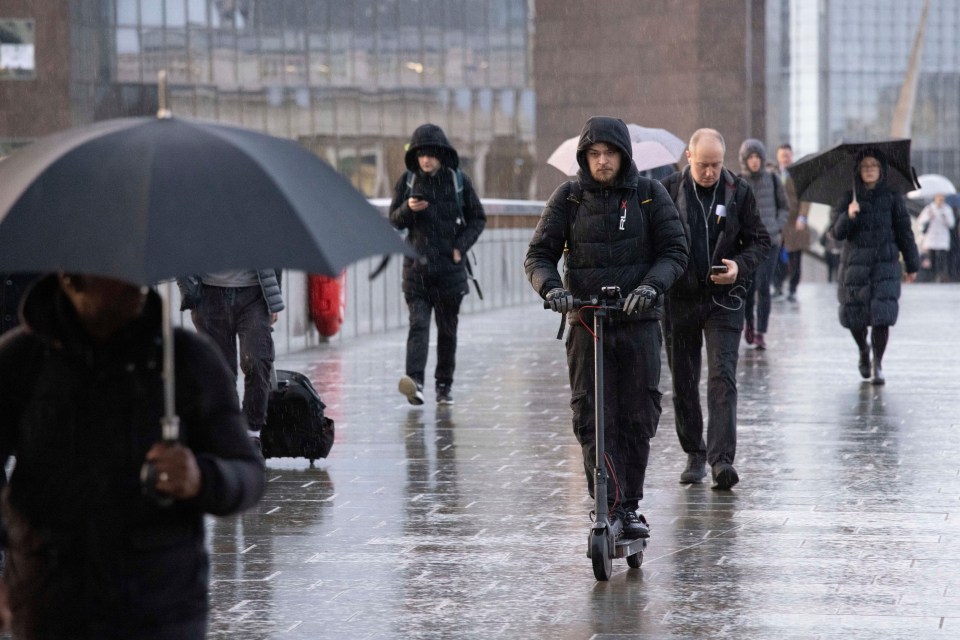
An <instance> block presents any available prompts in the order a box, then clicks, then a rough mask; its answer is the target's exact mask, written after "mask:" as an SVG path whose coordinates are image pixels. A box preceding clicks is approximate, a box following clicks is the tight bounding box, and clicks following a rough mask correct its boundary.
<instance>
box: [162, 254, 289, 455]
mask: <svg viewBox="0 0 960 640" xmlns="http://www.w3.org/2000/svg"><path fill="white" fill-rule="evenodd" d="M177 284H178V285H180V291H181V296H182V297H183V301H184V304H183V305H182V308H184V309H190V310H191V316H190V317H191V319H192V320H193V324H194V326H195V327H196V328H197V331H199V332H200V333H203V334H205V335H207V336H208V337H210V339H212V340H213V341H214V343H216V345H217V346H218V347H220V352H221V353H223V357H224V358H226V361H227V365H228V366H229V367H230V371H231V372H233V377H234V379H235V380H236V378H237V376H238V371H237V361H238V359H239V363H240V371H242V372H243V415H244V417H245V418H246V419H247V427H248V429H249V435H250V439H251V441H252V442H253V444H254V445H255V446H256V448H257V451H262V447H261V443H260V431H261V429H263V427H265V426H266V424H267V401H268V399H269V397H270V389H271V388H272V386H273V382H272V376H273V361H274V357H275V350H274V344H273V325H274V324H276V322H277V317H278V316H277V314H278V313H279V312H280V311H283V307H284V304H283V293H282V291H281V289H280V284H281V271H280V270H279V269H260V270H254V269H234V270H230V271H222V272H217V273H202V274H198V275H195V276H192V277H190V278H183V279H180V280H177ZM238 344H239V349H238Z"/></svg>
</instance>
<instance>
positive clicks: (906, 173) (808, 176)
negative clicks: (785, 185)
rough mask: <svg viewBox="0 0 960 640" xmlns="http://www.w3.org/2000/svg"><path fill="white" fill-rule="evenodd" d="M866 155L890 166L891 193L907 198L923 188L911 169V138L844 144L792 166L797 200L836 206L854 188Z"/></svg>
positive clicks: (888, 173) (812, 155) (809, 155)
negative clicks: (855, 179) (857, 174)
mask: <svg viewBox="0 0 960 640" xmlns="http://www.w3.org/2000/svg"><path fill="white" fill-rule="evenodd" d="M864 152H866V153H873V154H877V155H879V156H880V157H881V158H882V159H883V160H884V161H885V162H886V164H887V173H886V176H885V177H886V180H887V185H889V187H890V188H891V189H894V190H896V191H899V192H900V193H903V194H905V193H907V192H908V191H912V190H914V189H916V188H918V187H919V183H918V182H917V176H916V172H915V171H914V170H913V167H912V166H911V165H910V139H909V138H897V139H892V140H881V141H876V142H841V143H840V144H837V145H834V146H832V147H830V148H829V149H827V150H825V151H818V152H816V153H811V154H808V155H805V156H804V157H802V158H800V159H799V160H797V161H796V162H794V163H793V164H792V165H791V166H790V177H791V178H793V185H794V187H795V188H796V190H797V200H800V201H803V202H821V203H823V204H828V205H830V206H834V205H836V204H837V202H838V201H839V200H840V197H841V196H843V194H844V193H846V192H847V191H850V190H851V189H852V188H853V184H854V177H855V176H856V173H857V157H858V156H859V155H860V154H861V153H864ZM875 157H876V156H875ZM878 159H879V158H878Z"/></svg>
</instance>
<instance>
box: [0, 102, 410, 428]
mask: <svg viewBox="0 0 960 640" xmlns="http://www.w3.org/2000/svg"><path fill="white" fill-rule="evenodd" d="M161 102H162V100H161ZM161 113H165V109H161ZM0 185H3V189H2V190H0V271H41V272H42V271H56V270H59V269H63V270H64V271H68V272H75V273H87V274H93V275H98V276H104V277H109V278H114V279H117V280H124V281H127V282H131V283H135V284H141V285H153V284H155V283H156V282H158V281H160V280H165V279H168V278H172V277H175V276H182V275H189V274H193V273H201V272H209V271H220V270H224V269H235V268H240V269H263V268H282V267H287V268H291V269H301V270H304V271H310V272H314V273H322V274H327V275H334V276H335V275H337V274H338V273H339V272H340V270H341V269H342V268H343V267H345V266H347V265H348V264H350V263H351V262H354V261H356V260H358V259H360V258H363V257H365V256H370V255H376V254H385V253H386V254H390V253H405V254H407V255H410V256H412V257H415V256H416V252H415V251H414V250H413V249H412V248H411V247H410V246H409V245H408V244H406V243H405V242H403V241H402V240H401V239H400V235H399V234H398V233H397V232H396V230H394V228H393V227H392V226H391V225H390V223H389V222H387V221H386V220H385V219H384V218H383V217H382V216H381V215H380V213H379V212H378V211H377V210H376V209H375V208H374V207H373V206H372V205H371V204H370V203H369V202H367V199H366V198H365V197H364V196H363V195H362V194H361V193H359V192H358V191H357V190H356V189H354V188H353V186H352V185H351V184H350V182H348V181H347V180H346V178H344V177H343V176H341V175H340V174H339V173H337V172H336V171H335V170H334V169H333V168H331V167H330V166H329V165H328V164H327V163H325V162H323V161H322V160H320V158H318V157H317V156H315V155H313V154H312V153H310V152H308V151H307V150H306V149H304V148H303V147H301V146H300V145H298V144H296V143H294V142H292V141H290V140H284V139H281V138H274V137H272V136H268V135H264V134H261V133H256V132H253V131H248V130H246V129H239V128H236V127H229V126H224V125H220V124H215V123H203V122H197V121H191V120H185V119H179V118H170V117H158V118H153V117H150V118H127V119H119V120H108V121H104V122H99V123H96V124H93V125H90V126H87V127H81V128H77V129H71V130H68V131H64V132H61V133H58V134H54V135H51V136H48V137H46V138H42V139H40V140H38V141H36V142H34V143H33V144H31V145H29V146H27V147H24V148H23V149H21V150H18V151H17V152H15V153H14V154H13V155H11V156H10V157H9V158H7V159H6V160H4V161H3V162H0ZM166 289H167V295H166V296H164V298H163V301H164V314H163V315H164V324H163V338H164V345H163V371H164V404H165V412H164V417H163V434H164V438H165V439H167V440H176V439H177V437H178V434H179V419H178V418H177V416H176V415H175V411H174V381H173V371H174V367H173V328H172V326H171V323H170V313H169V304H170V297H171V289H172V287H171V285H170V282H169V281H168V282H167V283H166Z"/></svg>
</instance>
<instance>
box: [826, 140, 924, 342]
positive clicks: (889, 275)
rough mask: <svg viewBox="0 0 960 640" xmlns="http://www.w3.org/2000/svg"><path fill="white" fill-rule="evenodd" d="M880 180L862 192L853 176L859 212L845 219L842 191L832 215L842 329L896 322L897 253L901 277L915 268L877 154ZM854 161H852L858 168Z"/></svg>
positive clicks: (906, 220) (909, 234)
mask: <svg viewBox="0 0 960 640" xmlns="http://www.w3.org/2000/svg"><path fill="white" fill-rule="evenodd" d="M870 155H871V156H873V157H876V158H877V160H879V161H880V171H881V178H880V180H879V182H878V183H877V185H876V186H875V187H874V188H873V189H867V188H866V187H865V186H864V184H863V182H862V181H861V180H860V177H859V174H858V175H857V178H856V189H857V201H858V202H859V203H860V213H859V214H857V216H856V218H854V219H853V220H851V219H850V216H849V215H848V214H847V207H848V206H849V205H850V202H851V201H852V200H853V192H852V191H848V192H847V193H845V194H844V196H843V198H841V199H840V202H839V203H838V204H837V209H836V211H835V212H834V215H835V221H834V223H833V227H832V229H833V237H834V238H836V239H837V240H838V241H841V242H843V249H842V252H841V254H840V270H839V272H838V275H837V282H838V288H837V298H838V299H839V300H840V324H841V325H842V326H844V327H846V328H847V329H863V328H865V327H868V326H870V327H889V326H891V325H893V324H895V323H896V322H897V315H898V313H899V310H900V304H899V302H898V301H899V299H900V278H901V272H902V270H901V268H900V254H901V253H902V254H903V261H904V266H905V267H906V270H907V273H916V272H917V270H918V269H919V268H920V256H919V253H918V251H917V243H916V241H915V240H914V237H913V229H912V228H911V227H910V214H909V213H907V206H906V203H905V202H904V199H903V195H901V194H900V193H897V192H895V191H891V190H890V189H889V188H888V187H887V183H886V175H887V163H886V160H885V158H883V157H882V154H880V153H872V154H870ZM859 161H860V158H858V159H857V163H858V165H859Z"/></svg>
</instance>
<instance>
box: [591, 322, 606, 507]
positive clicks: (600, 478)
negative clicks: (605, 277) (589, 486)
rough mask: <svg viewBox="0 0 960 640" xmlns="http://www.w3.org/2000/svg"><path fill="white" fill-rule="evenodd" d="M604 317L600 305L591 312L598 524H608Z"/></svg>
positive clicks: (594, 472) (595, 494) (595, 487)
mask: <svg viewBox="0 0 960 640" xmlns="http://www.w3.org/2000/svg"><path fill="white" fill-rule="evenodd" d="M606 315H607V310H606V309H605V308H604V307H603V305H602V304H601V305H600V306H599V308H596V309H594V311H593V333H594V335H596V342H595V343H594V345H593V373H594V375H593V400H594V401H593V404H594V409H593V410H594V421H595V424H596V440H595V445H596V446H595V449H596V461H595V466H594V470H593V495H594V496H595V498H596V506H595V511H596V512H597V523H598V524H599V523H606V522H608V517H607V515H608V507H607V465H606V461H605V456H604V446H603V443H604V440H603V438H604V433H603V428H604V426H603V319H604V318H605V317H606Z"/></svg>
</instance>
